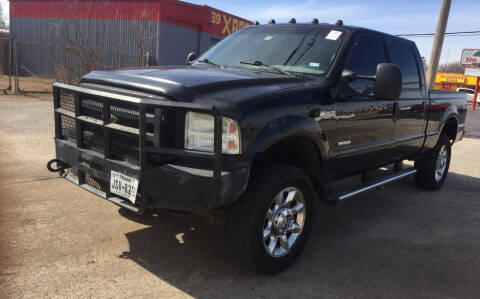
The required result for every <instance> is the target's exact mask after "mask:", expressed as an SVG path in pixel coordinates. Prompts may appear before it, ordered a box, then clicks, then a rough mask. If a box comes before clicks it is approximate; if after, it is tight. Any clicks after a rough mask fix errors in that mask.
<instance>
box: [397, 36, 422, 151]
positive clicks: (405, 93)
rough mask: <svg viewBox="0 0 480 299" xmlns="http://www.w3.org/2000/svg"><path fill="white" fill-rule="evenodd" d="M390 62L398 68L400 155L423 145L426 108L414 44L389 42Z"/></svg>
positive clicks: (420, 66)
mask: <svg viewBox="0 0 480 299" xmlns="http://www.w3.org/2000/svg"><path fill="white" fill-rule="evenodd" d="M389 49H390V52H391V54H392V59H393V63H395V64H396V65H397V66H398V67H399V68H400V70H401V71H402V93H401V94H400V97H399V99H398V100H397V101H395V103H394V111H393V121H394V126H395V150H396V154H397V155H398V156H400V157H402V158H403V157H407V156H409V155H413V154H415V153H417V152H418V150H419V149H420V148H421V146H422V144H423V140H424V137H425V126H426V122H427V121H426V119H427V118H426V115H425V111H426V107H427V105H428V102H427V100H428V98H427V96H426V94H425V88H424V84H425V82H424V79H423V78H424V76H423V75H421V72H423V66H422V65H421V63H422V62H421V59H420V56H419V55H418V52H417V49H416V47H415V45H414V44H413V43H411V42H408V41H403V40H401V39H398V40H397V39H392V40H390V41H389Z"/></svg>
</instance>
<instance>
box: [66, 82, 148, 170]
mask: <svg viewBox="0 0 480 299" xmlns="http://www.w3.org/2000/svg"><path fill="white" fill-rule="evenodd" d="M77 97H78V101H79V103H78V104H77V106H75V93H74V92H72V91H70V90H65V89H60V91H59V100H58V108H61V109H63V110H62V111H67V112H66V113H65V112H64V113H65V114H66V115H65V114H60V119H59V121H60V135H61V136H60V138H61V139H64V140H68V141H71V142H74V143H76V144H77V146H79V147H81V148H85V149H89V150H93V151H96V152H98V153H101V154H104V155H105V157H109V158H111V159H114V160H119V161H123V162H127V163H130V164H134V165H137V166H139V165H140V151H139V138H140V137H139V136H140V135H139V115H140V113H139V105H138V104H136V103H130V102H126V101H121V100H116V99H110V98H101V97H97V96H95V95H87V94H78V95H77ZM75 107H78V111H76V110H75ZM69 113H70V114H69ZM104 114H108V115H106V116H105V115H104ZM151 115H152V116H153V114H151ZM75 117H76V118H75ZM77 127H78V128H77ZM145 130H146V133H147V134H150V135H152V134H153V125H152V124H146V125H145ZM107 133H108V134H109V135H108V136H105V134H107ZM77 134H79V135H78V136H80V137H81V140H77V138H78V137H77ZM106 137H108V138H106ZM107 141H109V144H108V145H109V146H106V144H105V142H107ZM152 144H153V143H152V142H150V141H146V145H152ZM106 151H108V153H107V152H106Z"/></svg>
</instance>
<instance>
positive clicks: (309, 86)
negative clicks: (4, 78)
mask: <svg viewBox="0 0 480 299" xmlns="http://www.w3.org/2000/svg"><path fill="white" fill-rule="evenodd" d="M337 24H341V23H340V22H339V23H337ZM194 57H195V55H189V59H188V64H190V65H188V66H176V67H151V68H138V69H129V70H119V71H115V72H91V73H89V74H87V75H86V76H84V77H83V79H82V84H81V86H69V85H65V84H62V83H55V84H54V103H55V129H56V130H55V144H56V158H55V159H54V160H52V161H50V162H49V164H48V167H49V169H50V170H52V171H59V172H60V174H61V175H62V176H63V177H65V178H66V179H68V180H70V181H72V182H74V183H75V184H78V185H80V186H81V187H83V188H85V189H87V190H89V191H91V192H94V193H95V194H98V195H100V196H102V197H105V198H106V199H107V200H109V201H111V202H113V203H115V204H117V205H119V206H121V207H124V208H126V209H129V210H131V211H134V212H136V213H140V214H141V213H142V212H143V211H145V210H147V209H170V210H177V211H190V212H191V211H193V212H195V211H204V210H209V209H214V208H218V207H225V208H226V209H227V210H228V214H227V215H228V217H227V221H228V225H227V227H228V230H227V231H228V232H227V245H228V248H229V249H230V251H231V252H233V253H234V254H235V255H236V256H237V257H238V258H239V259H240V260H241V261H242V262H244V263H245V264H247V265H249V266H251V267H252V268H253V269H256V270H258V271H262V272H265V273H273V272H277V271H280V270H282V269H284V268H285V267H287V266H289V265H290V264H291V263H293V261H294V260H295V258H296V257H297V256H298V255H299V254H300V252H301V251H302V249H303V247H304V246H305V244H306V242H307V239H308V237H309V234H310V231H311V228H312V221H313V219H314V210H315V209H314V206H315V204H317V203H318V202H319V200H324V201H326V202H331V203H335V204H336V203H342V202H344V201H345V200H346V199H348V198H351V197H353V196H355V195H356V194H359V193H361V192H364V191H366V190H370V189H373V188H377V187H379V186H381V185H384V184H386V183H389V182H393V181H395V180H398V179H401V178H404V177H407V176H410V175H415V182H416V183H417V185H418V186H420V187H421V188H425V189H429V190H436V189H439V188H440V187H441V186H442V185H443V183H444V181H445V179H446V177H447V173H448V169H449V164H450V157H451V146H452V145H453V144H454V142H457V141H459V140H461V139H462V137H463V135H464V127H465V117H466V112H467V109H466V104H467V103H466V99H465V95H464V94H461V93H458V92H454V91H453V92H444V91H430V90H428V89H427V88H426V84H425V76H424V74H425V72H424V70H423V66H422V59H421V57H420V55H419V52H418V50H417V47H416V46H415V44H414V43H413V42H412V41H409V40H406V39H403V38H399V37H396V36H391V35H388V34H384V33H380V32H376V31H373V30H369V29H364V28H359V27H351V26H342V25H328V24H316V23H313V24H277V25H273V24H272V25H257V26H250V27H247V28H242V29H240V30H238V31H236V32H235V33H233V34H232V35H230V36H228V37H227V38H225V39H224V40H222V41H220V42H219V43H218V44H216V45H215V46H214V47H213V48H211V49H210V50H208V51H207V52H206V53H205V54H203V55H201V56H200V57H199V58H198V59H195V58H194ZM406 159H407V160H413V161H415V166H414V167H412V168H407V169H402V161H403V160H406ZM54 162H57V166H56V167H55V168H54V167H53V164H54ZM389 164H393V165H394V167H393V172H391V173H387V174H385V175H384V176H383V177H380V178H376V179H369V175H368V172H369V171H370V170H374V169H377V168H379V167H382V166H385V165H389ZM358 174H361V175H362V178H363V179H362V185H361V186H358V187H357V188H355V189H353V190H343V191H341V192H340V193H338V194H333V193H332V192H331V191H330V190H331V185H332V184H333V183H334V182H336V181H338V180H339V179H342V178H345V177H348V176H353V175H358Z"/></svg>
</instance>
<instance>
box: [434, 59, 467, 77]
mask: <svg viewBox="0 0 480 299" xmlns="http://www.w3.org/2000/svg"><path fill="white" fill-rule="evenodd" d="M438 71H439V72H447V73H462V74H463V73H464V72H465V66H464V65H461V64H460V62H459V61H457V62H450V63H444V64H441V65H440V66H439V67H438Z"/></svg>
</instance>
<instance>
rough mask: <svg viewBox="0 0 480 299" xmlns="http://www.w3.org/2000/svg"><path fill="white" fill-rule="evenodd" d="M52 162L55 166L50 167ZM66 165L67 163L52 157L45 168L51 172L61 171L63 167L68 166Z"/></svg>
mask: <svg viewBox="0 0 480 299" xmlns="http://www.w3.org/2000/svg"><path fill="white" fill-rule="evenodd" d="M53 163H56V164H57V167H56V168H53V167H52V164H53ZM66 166H67V165H66V164H65V163H64V162H63V161H62V160H59V159H52V160H50V161H48V163H47V169H48V170H49V171H51V172H57V171H63V170H64V169H65V168H68V167H66Z"/></svg>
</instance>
